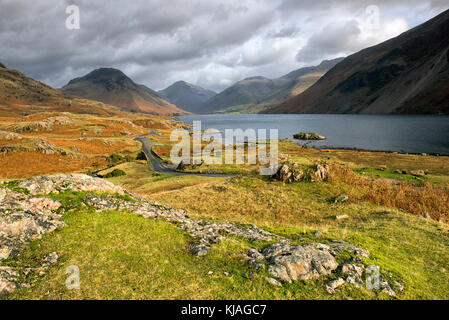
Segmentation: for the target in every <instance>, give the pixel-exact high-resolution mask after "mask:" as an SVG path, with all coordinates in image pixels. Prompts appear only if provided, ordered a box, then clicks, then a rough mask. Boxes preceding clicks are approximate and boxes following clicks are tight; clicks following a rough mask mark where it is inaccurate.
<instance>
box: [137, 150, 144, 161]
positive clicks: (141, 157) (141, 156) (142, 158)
mask: <svg viewBox="0 0 449 320" xmlns="http://www.w3.org/2000/svg"><path fill="white" fill-rule="evenodd" d="M136 160H147V157H146V156H145V153H144V152H143V151H140V152H139V154H138V155H137V157H136Z"/></svg>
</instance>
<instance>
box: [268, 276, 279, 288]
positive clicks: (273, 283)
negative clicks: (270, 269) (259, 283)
mask: <svg viewBox="0 0 449 320" xmlns="http://www.w3.org/2000/svg"><path fill="white" fill-rule="evenodd" d="M265 280H266V281H267V282H268V283H269V284H272V285H273V286H276V287H282V283H280V282H279V281H277V280H276V279H273V278H270V277H265Z"/></svg>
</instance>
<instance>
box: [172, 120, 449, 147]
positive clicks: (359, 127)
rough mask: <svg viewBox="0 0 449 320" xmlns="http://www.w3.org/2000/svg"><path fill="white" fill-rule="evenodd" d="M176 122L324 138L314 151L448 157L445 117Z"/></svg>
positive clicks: (282, 136)
mask: <svg viewBox="0 0 449 320" xmlns="http://www.w3.org/2000/svg"><path fill="white" fill-rule="evenodd" d="M180 120H181V121H183V122H185V123H189V124H192V122H193V121H195V120H201V122H202V129H203V130H205V129H217V130H219V131H220V132H222V133H224V130H225V129H242V130H246V129H250V128H252V129H256V130H257V129H278V130H279V139H293V135H294V134H295V133H298V132H316V133H319V134H322V135H324V136H326V137H327V139H326V140H324V141H314V142H311V143H310V144H309V146H313V147H317V148H324V147H330V148H350V149H352V148H355V149H361V150H372V151H391V152H403V153H429V154H440V155H449V116H432V115H429V116H427V115H425V116H422V115H309V114H307V115H303V114H274V115H273V114H269V115H266V114H220V115H216V114H213V115H193V116H183V117H180ZM295 141H297V140H295ZM298 142H299V141H298ZM299 143H301V144H303V143H305V141H301V142H299Z"/></svg>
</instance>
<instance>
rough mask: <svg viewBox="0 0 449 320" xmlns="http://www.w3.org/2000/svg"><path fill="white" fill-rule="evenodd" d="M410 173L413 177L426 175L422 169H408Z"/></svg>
mask: <svg viewBox="0 0 449 320" xmlns="http://www.w3.org/2000/svg"><path fill="white" fill-rule="evenodd" d="M410 174H411V175H413V176H415V177H425V176H426V173H425V172H424V170H413V171H410Z"/></svg>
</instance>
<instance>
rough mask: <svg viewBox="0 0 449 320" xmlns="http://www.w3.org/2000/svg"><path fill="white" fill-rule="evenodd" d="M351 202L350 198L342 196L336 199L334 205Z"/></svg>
mask: <svg viewBox="0 0 449 320" xmlns="http://www.w3.org/2000/svg"><path fill="white" fill-rule="evenodd" d="M348 200H349V197H348V196H346V195H341V196H339V197H337V198H335V200H334V203H345V202H347V201H348Z"/></svg>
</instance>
